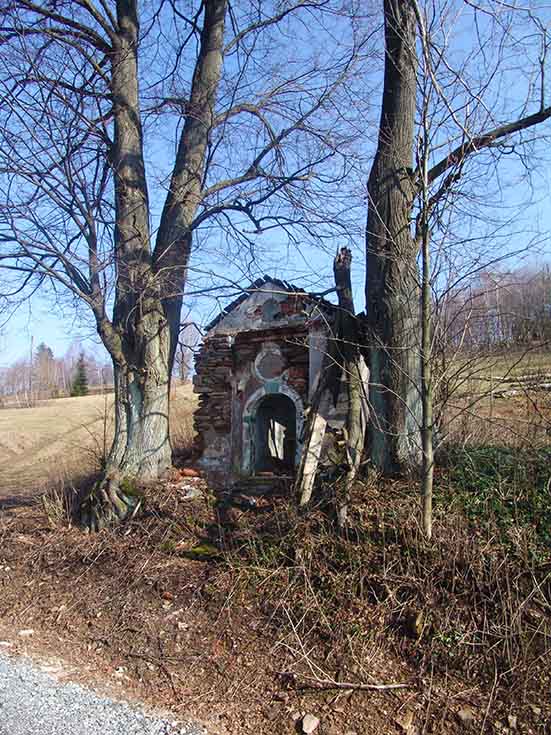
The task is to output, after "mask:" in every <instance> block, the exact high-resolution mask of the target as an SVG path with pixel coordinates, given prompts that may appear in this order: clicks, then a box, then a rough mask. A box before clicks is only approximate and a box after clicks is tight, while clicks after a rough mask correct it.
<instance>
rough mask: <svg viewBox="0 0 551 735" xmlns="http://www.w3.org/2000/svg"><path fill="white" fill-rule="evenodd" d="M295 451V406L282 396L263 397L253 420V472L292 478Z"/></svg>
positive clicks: (273, 394)
mask: <svg viewBox="0 0 551 735" xmlns="http://www.w3.org/2000/svg"><path fill="white" fill-rule="evenodd" d="M296 447H297V412H296V408H295V404H294V403H293V401H292V400H291V399H290V398H289V397H288V396H286V395H283V394H282V393H272V394H270V395H268V396H265V397H264V398H263V399H262V400H261V401H260V403H259V405H258V408H257V410H256V419H255V447H254V449H255V451H254V471H255V473H256V472H274V473H278V474H293V473H294V470H295V457H296Z"/></svg>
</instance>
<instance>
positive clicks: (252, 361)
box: [194, 285, 311, 481]
mask: <svg viewBox="0 0 551 735" xmlns="http://www.w3.org/2000/svg"><path fill="white" fill-rule="evenodd" d="M307 318H308V316H307V314H306V313H305V309H304V299H303V297H302V296H301V295H297V294H289V293H285V292H278V291H277V290H275V289H274V290H271V289H270V287H269V285H267V286H266V287H265V288H264V289H263V290H262V291H259V292H255V293H252V294H251V295H250V296H249V297H248V298H247V299H246V300H244V301H243V302H242V303H241V304H239V305H238V306H237V307H236V308H235V309H234V310H232V311H231V312H230V313H229V314H227V315H225V316H224V318H223V319H222V320H221V321H220V322H219V323H218V324H217V325H216V327H215V328H214V329H212V330H211V332H210V333H209V334H208V335H207V337H206V339H205V341H204V344H203V346H202V349H201V350H200V352H199V355H198V357H197V359H196V375H195V378H194V386H195V391H196V392H197V393H199V406H198V409H197V411H196V413H195V426H196V430H197V433H198V449H199V451H200V452H201V459H200V465H201V466H202V467H203V469H205V470H206V471H208V472H209V474H211V476H219V477H220V479H221V480H223V481H227V480H228V479H236V478H238V477H239V476H241V475H242V474H248V473H250V472H252V470H253V457H252V453H251V450H252V445H253V441H254V431H253V429H254V421H255V412H256V409H257V407H258V405H259V402H260V401H261V399H262V398H263V396H265V395H269V394H272V393H276V394H277V393H282V394H284V395H287V396H288V397H289V398H290V399H291V400H292V401H293V403H294V405H295V409H296V412H297V437H300V436H301V433H302V422H303V418H304V408H305V407H306V405H307V404H308V399H309V392H310V388H311V385H310V384H311V380H310V370H309V361H310V351H309V326H308V322H307ZM296 454H297V457H296V460H297V462H298V459H299V455H300V442H299V441H297V452H296Z"/></svg>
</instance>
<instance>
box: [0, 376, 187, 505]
mask: <svg viewBox="0 0 551 735" xmlns="http://www.w3.org/2000/svg"><path fill="white" fill-rule="evenodd" d="M194 406H195V396H194V395H193V393H192V388H191V386H190V385H183V386H178V387H177V388H176V390H175V395H174V399H173V402H172V423H173V433H174V437H175V445H176V448H178V447H181V445H182V444H184V443H187V444H189V443H190V437H191V436H192V432H193V428H192V415H193V408H194ZM112 432H113V396H112V395H103V396H102V395H98V396H83V397H80V398H60V399H55V400H49V401H44V402H41V403H40V404H39V405H38V406H36V407H34V408H22V409H6V410H0V453H1V454H2V457H3V461H2V463H1V464H0V496H1V495H3V496H8V495H20V494H25V495H27V494H29V495H30V494H34V493H36V492H37V491H39V490H43V489H44V488H46V487H51V486H52V485H53V486H60V485H62V484H64V485H70V484H73V485H74V484H77V483H79V482H80V481H81V480H82V478H84V477H86V476H88V475H90V474H91V473H94V472H97V471H98V470H99V469H100V467H101V464H102V461H103V459H104V458H105V456H106V452H107V451H108V450H109V445H110V440H111V436H112Z"/></svg>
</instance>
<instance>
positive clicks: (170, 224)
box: [82, 0, 227, 530]
mask: <svg viewBox="0 0 551 735" xmlns="http://www.w3.org/2000/svg"><path fill="white" fill-rule="evenodd" d="M116 7H117V22H118V25H119V29H120V33H119V34H118V35H117V37H116V42H115V44H114V48H113V53H112V55H111V64H112V78H111V91H112V96H113V114H114V121H115V124H114V131H115V138H114V143H113V146H112V151H111V163H112V167H113V174H114V182H115V208H116V228H115V254H116V260H117V283H116V290H115V305H114V315H113V323H111V322H109V320H108V319H107V318H106V316H105V313H104V304H103V303H101V302H99V301H98V304H97V306H96V308H95V310H94V313H95V316H96V321H97V327H98V332H99V334H100V336H101V337H102V340H103V342H104V344H105V345H106V347H107V349H108V350H109V352H110V354H111V357H112V359H113V363H114V366H115V390H116V392H115V412H116V426H115V437H114V441H113V446H112V448H111V452H110V454H109V458H108V461H107V467H106V471H105V476H104V477H103V478H102V480H101V481H100V482H98V484H97V485H96V487H95V488H94V489H93V491H92V492H91V493H90V494H89V496H88V497H87V498H86V500H85V501H84V503H83V505H82V521H83V523H84V525H85V526H87V527H88V528H89V529H90V530H97V529H100V528H103V527H104V526H106V525H110V524H112V523H115V522H118V521H120V520H122V519H124V518H127V517H128V516H129V515H131V514H132V513H134V512H135V511H136V510H137V508H138V507H139V505H140V495H139V492H138V489H137V483H141V482H143V481H147V480H152V479H156V478H157V477H159V476H160V475H161V474H162V473H163V472H164V471H165V470H166V469H167V468H168V467H169V466H170V464H171V446H170V438H169V396H170V379H171V374H172V367H173V364H174V355H175V350H176V345H177V342H178V334H179V326H180V311H181V306H182V297H183V291H184V286H185V281H186V274H187V266H188V260H189V256H190V252H191V242H192V232H191V228H192V223H193V219H194V217H195V213H196V211H197V207H198V205H199V203H200V201H201V191H202V186H203V174H204V166H205V156H206V151H207V146H208V140H209V136H210V131H211V127H212V121H213V119H214V106H215V101H216V92H217V89H218V85H219V81H220V75H221V70H222V61H223V43H224V22H225V14H226V9H227V0H205V2H204V4H203V28H202V32H201V39H200V52H199V55H198V59H197V62H196V66H195V71H194V75H193V80H192V85H191V93H190V101H189V110H190V112H189V114H188V115H187V116H186V119H185V123H184V126H183V131H182V135H181V138H180V142H179V146H178V153H177V156H176V162H175V165H174V170H173V174H172V178H171V183H170V189H169V191H168V194H167V198H166V202H165V206H164V209H163V213H162V216H161V222H160V225H159V229H158V233H157V239H156V244H155V248H154V250H153V251H152V248H151V241H150V237H151V234H150V230H149V204H148V193H147V181H146V176H145V165H144V156H143V136H142V127H141V114H140V105H139V87H138V79H139V77H138V55H137V49H138V45H139V41H140V35H139V23H138V10H137V7H138V6H137V2H136V0H117V4H116Z"/></svg>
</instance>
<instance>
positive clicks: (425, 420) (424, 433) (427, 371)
mask: <svg viewBox="0 0 551 735" xmlns="http://www.w3.org/2000/svg"><path fill="white" fill-rule="evenodd" d="M425 171H426V167H425ZM424 194H425V199H427V198H428V189H425V190H424ZM428 208H429V204H428V201H427V200H425V201H424V202H423V211H422V213H421V257H422V280H421V400H422V420H421V443H422V452H423V454H422V462H421V485H422V491H421V492H422V498H423V530H424V532H425V536H426V537H427V539H429V540H430V539H431V537H432V494H433V478H434V418H433V387H432V319H431V277H430V233H429V226H428V222H427V216H428Z"/></svg>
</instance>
